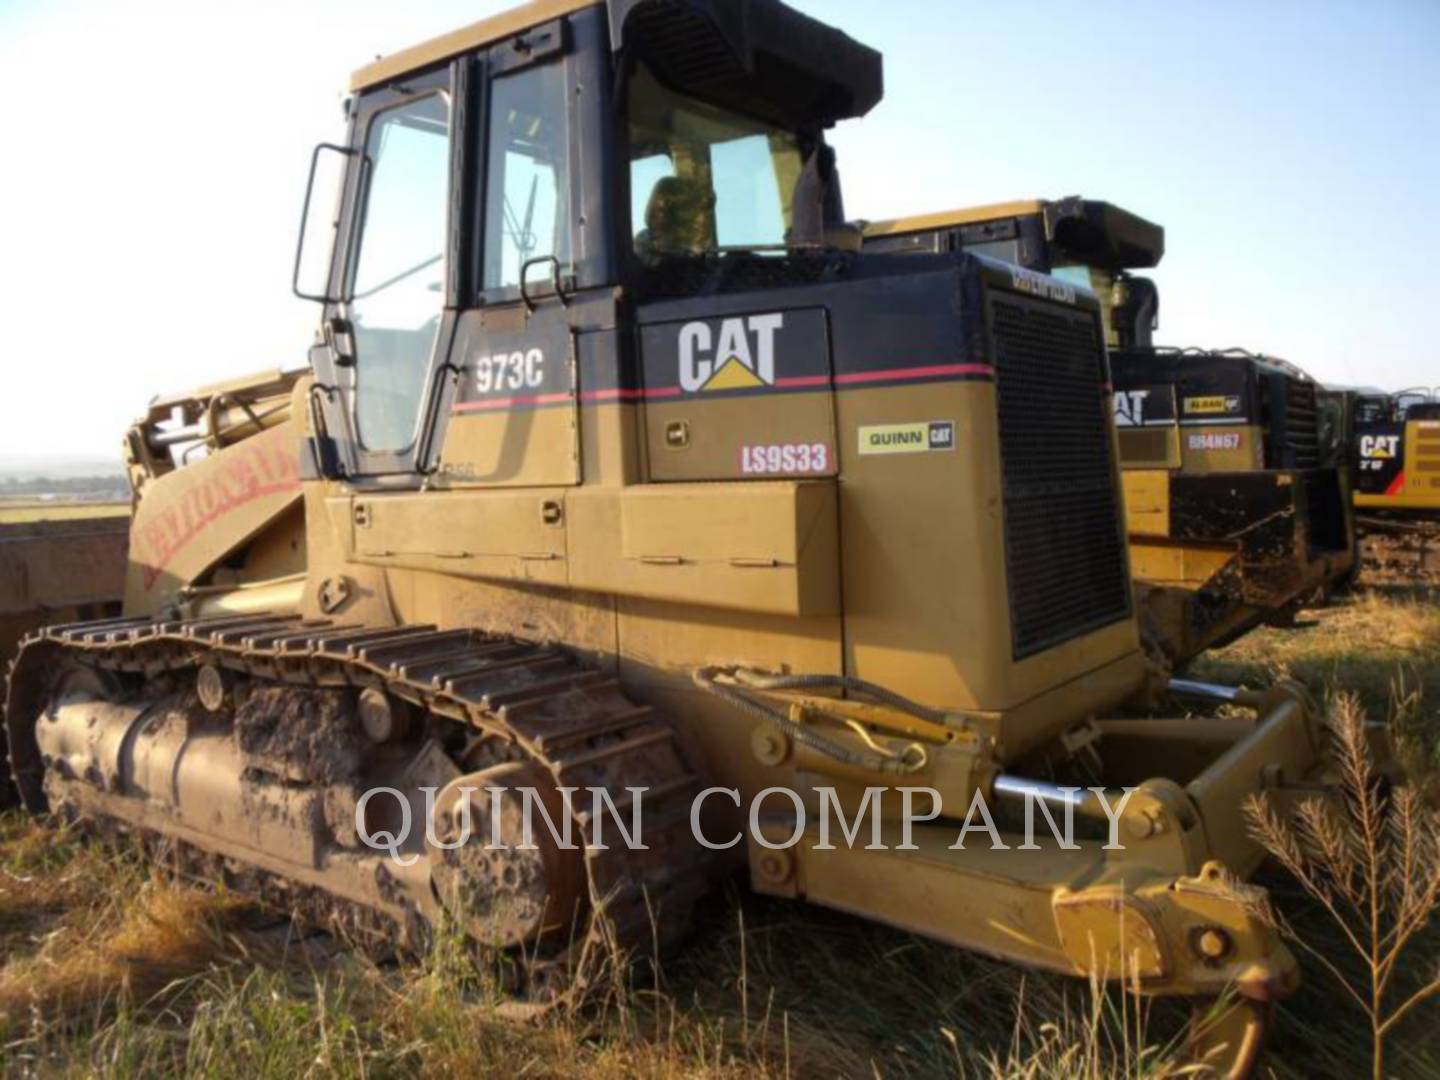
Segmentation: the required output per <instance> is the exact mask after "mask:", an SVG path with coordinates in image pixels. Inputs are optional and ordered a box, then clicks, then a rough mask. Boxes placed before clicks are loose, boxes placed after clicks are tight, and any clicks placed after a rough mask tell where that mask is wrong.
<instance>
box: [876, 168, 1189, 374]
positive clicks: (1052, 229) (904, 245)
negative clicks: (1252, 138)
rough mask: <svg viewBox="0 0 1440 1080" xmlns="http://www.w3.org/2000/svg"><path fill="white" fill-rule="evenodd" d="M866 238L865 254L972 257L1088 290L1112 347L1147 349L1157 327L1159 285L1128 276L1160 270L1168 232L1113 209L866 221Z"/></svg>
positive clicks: (1029, 208) (1007, 206) (1057, 208)
mask: <svg viewBox="0 0 1440 1080" xmlns="http://www.w3.org/2000/svg"><path fill="white" fill-rule="evenodd" d="M864 234H865V250H866V251H872V252H876V253H887V252H888V253H897V254H914V253H920V252H947V251H968V252H970V253H972V254H975V255H987V256H989V257H991V258H995V259H1000V260H1001V261H1002V262H1007V263H1011V264H1012V265H1015V266H1023V267H1025V268H1026V269H1027V270H1034V271H1036V272H1038V273H1042V274H1050V275H1052V276H1054V277H1057V278H1060V279H1062V280H1064V281H1069V282H1071V283H1073V284H1075V285H1078V286H1080V287H1082V288H1086V289H1089V290H1090V291H1091V292H1093V293H1094V294H1095V296H1096V298H1097V299H1098V300H1099V301H1100V305H1101V310H1102V312H1103V313H1104V316H1105V325H1106V330H1107V336H1108V338H1109V343H1110V345H1111V347H1112V348H1129V347H1132V346H1148V345H1149V344H1150V341H1151V336H1152V334H1153V332H1154V330H1155V327H1156V326H1157V324H1158V321H1159V317H1160V294H1159V292H1158V291H1157V290H1156V288H1155V285H1154V282H1152V281H1151V280H1150V279H1149V278H1145V277H1140V276H1138V275H1135V274H1133V273H1131V271H1133V270H1149V269H1153V268H1154V267H1156V266H1159V265H1160V260H1161V259H1162V258H1164V256H1165V230H1164V229H1163V228H1162V227H1161V226H1159V225H1156V224H1154V223H1152V222H1149V221H1146V220H1145V219H1144V218H1142V217H1140V216H1139V215H1138V214H1132V213H1131V212H1130V211H1128V210H1125V209H1122V208H1121V207H1118V206H1116V205H1114V204H1113V203H1108V202H1101V201H1099V200H1096V199H1082V198H1081V197H1080V196H1078V195H1072V196H1069V197H1067V198H1064V199H1056V200H1053V201H1050V200H1043V199H1027V200H1021V201H1018V202H1010V203H996V204H993V205H989V206H976V207H970V208H968V209H964V210H951V211H945V212H942V213H938V214H928V215H924V216H921V217H914V218H901V219H897V220H892V221H875V222H868V223H866V224H865V225H864Z"/></svg>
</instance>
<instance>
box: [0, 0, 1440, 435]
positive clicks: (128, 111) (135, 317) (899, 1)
mask: <svg viewBox="0 0 1440 1080" xmlns="http://www.w3.org/2000/svg"><path fill="white" fill-rule="evenodd" d="M507 6H509V5H508V4H506V3H503V2H496V0H469V2H465V3H460V2H455V0H426V2H425V3H411V4H401V3H394V2H388V3H379V2H375V0H343V2H341V0H287V2H283V3H281V2H270V0H251V2H249V3H246V4H243V5H240V4H230V3H227V4H218V3H212V2H208V0H187V2H184V3H179V2H174V0H125V2H124V3H117V2H114V0H112V2H109V3H102V2H99V0H43V2H41V0H0V94H3V98H0V100H4V101H5V102H6V106H7V109H8V113H9V115H8V116H7V122H6V124H5V125H4V128H3V136H0V364H3V373H4V383H3V388H0V456H8V455H14V454H31V453H43V454H62V453H76V454H87V455H96V454H103V455H107V456H112V455H114V454H116V453H117V449H116V448H117V446H118V443H119V439H120V437H121V435H122V433H123V431H124V428H125V426H126V425H127V424H128V422H129V421H130V420H131V419H133V418H134V417H135V416H136V415H138V414H139V413H140V412H141V411H142V410H143V409H144V406H145V403H146V401H147V400H148V399H149V398H150V397H151V396H152V395H153V394H155V393H158V392H161V391H174V390H180V389H185V388H188V387H192V386H198V385H201V384H203V383H205V382H210V381H215V380H218V379H222V378H226V377H229V376H233V375H238V374H241V373H244V372H248V371H255V370H261V369H264V368H271V367H277V366H295V365H298V364H300V363H303V361H304V351H305V347H306V345H307V344H308V342H309V338H310V333H311V328H312V327H313V325H314V322H315V318H316V311H315V309H313V308H312V307H311V306H309V305H306V304H304V303H301V302H300V301H296V300H294V299H292V298H291V296H290V292H289V275H290V263H291V258H292V254H293V250H294V242H295V230H296V225H297V220H298V216H299V209H300V200H301V195H302V189H303V185H304V180H305V173H306V169H307V167H308V159H309V152H310V148H311V146H312V145H313V144H314V143H315V142H317V141H320V140H322V139H333V138H337V137H339V136H340V135H341V134H342V132H343V126H342V123H341V111H340V108H341V107H340V103H341V100H342V92H343V88H344V85H345V82H346V77H347V75H348V73H349V71H350V70H351V69H352V68H354V67H357V66H359V65H360V64H362V63H364V62H365V61H367V60H369V59H371V58H372V57H373V56H374V55H375V54H377V53H381V52H392V51H394V50H396V49H397V48H400V47H403V46H406V45H410V44H413V43H414V42H415V41H417V40H421V39H424V38H426V37H429V36H432V35H434V34H437V33H441V32H444V31H446V30H449V29H452V28H454V27H455V26H458V25H460V24H463V23H465V22H469V21H472V20H474V19H477V18H481V17H483V16H485V15H488V14H492V13H494V12H495V11H498V10H501V9H503V8H504V7H507ZM796 6H798V7H800V8H802V9H804V10H807V11H809V12H810V13H812V14H815V15H818V16H820V17H822V18H825V19H826V20H827V21H830V22H832V23H834V24H836V25H838V26H840V27H842V28H843V29H845V30H846V31H848V32H849V33H850V34H852V35H853V36H855V37H857V38H859V39H860V40H862V41H865V42H867V43H868V44H871V45H873V46H875V47H877V48H879V49H881V50H882V51H883V52H884V53H885V57H886V62H887V66H886V84H887V92H886V98H885V100H884V102H882V103H881V105H880V106H879V107H878V108H876V109H875V110H874V112H872V113H871V114H870V116H868V117H866V118H865V119H863V120H861V121H855V122H849V123H847V124H844V125H842V126H841V127H840V128H839V129H838V130H837V131H836V132H835V134H834V142H835V144H836V145H837V147H838V149H839V152H840V164H841V168H842V171H843V175H844V183H845V191H846V201H847V209H848V211H849V212H850V214H851V216H854V217H864V218H870V219H877V218H884V217H890V216H894V215H898V214H904V213H911V212H919V211H925V210H931V209H939V208H945V207H951V206H966V205H973V204H976V203H981V202H991V201H999V200H1004V199H1011V198H1018V197H1030V196H1043V197H1058V196H1061V195H1066V194H1083V195H1086V196H1089V197H1092V198H1104V199H1108V200H1110V201H1112V202H1116V203H1119V204H1120V205H1122V206H1125V207H1127V208H1128V209H1131V210H1134V211H1136V212H1137V213H1140V214H1142V215H1143V216H1145V217H1148V218H1150V219H1151V220H1154V221H1158V222H1160V223H1161V224H1163V225H1164V226H1165V227H1166V230H1167V255H1166V258H1165V262H1164V263H1163V265H1162V266H1161V268H1160V269H1159V271H1157V273H1156V275H1155V276H1156V279H1157V281H1158V282H1159V284H1160V288H1161V296H1162V308H1161V312H1162V324H1161V333H1160V335H1159V339H1160V340H1161V341H1162V342H1164V343H1166V344H1176V345H1207V346H1218V347H1224V346H1231V345H1242V346H1246V347H1249V348H1252V349H1256V350H1263V351H1266V352H1270V353H1275V354H1278V355H1282V356H1285V357H1287V358H1289V359H1291V360H1294V361H1295V362H1297V363H1299V364H1301V365H1302V366H1304V367H1306V368H1308V369H1309V370H1310V371H1312V372H1313V373H1314V374H1316V375H1317V376H1318V377H1320V378H1322V379H1325V380H1327V381H1341V382H1350V383H1367V384H1376V383H1378V384H1381V385H1386V386H1389V387H1391V388H1396V389H1398V388H1400V387H1403V386H1411V385H1415V384H1420V383H1428V384H1440V344H1437V343H1436V339H1437V333H1436V327H1435V312H1436V311H1437V309H1440V305H1437V303H1436V299H1435V291H1436V279H1435V275H1434V273H1433V267H1434V265H1435V262H1436V259H1437V255H1440V217H1437V213H1436V210H1435V201H1434V192H1435V190H1436V188H1437V184H1440V3H1437V2H1435V0H1369V2H1354V3H1349V2H1340V0H1308V2H1299V0H1297V2H1293V3H1292V2H1288V0H1265V2H1263V3H1254V2H1249V3H1240V2H1228V0H1207V2H1199V0H1196V2H1188V3H1181V2H1167V3H1163V4H1162V3H1151V2H1138V0H1137V2H1133V3H1131V2H1107V0H1097V2H1092V3H1088V4H1085V5H1081V6H1077V5H1075V4H1073V3H1064V4H1062V3H1051V2H1048V0H1026V2H1024V3H995V2H993V0H991V2H984V3H981V2H972V0H888V2H885V3H877V2H875V0H796Z"/></svg>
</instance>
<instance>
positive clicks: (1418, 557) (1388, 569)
mask: <svg viewBox="0 0 1440 1080" xmlns="http://www.w3.org/2000/svg"><path fill="white" fill-rule="evenodd" d="M1356 525H1357V527H1358V528H1359V530H1360V564H1361V572H1362V573H1363V574H1364V575H1365V579H1366V580H1367V581H1369V582H1371V583H1373V584H1384V585H1417V586H1427V585H1440V522H1436V521H1425V520H1414V519H1404V518H1385V517H1369V516H1367V517H1360V518H1357V519H1356Z"/></svg>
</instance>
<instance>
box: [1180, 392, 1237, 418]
mask: <svg viewBox="0 0 1440 1080" xmlns="http://www.w3.org/2000/svg"><path fill="white" fill-rule="evenodd" d="M1239 411H1240V399H1239V398H1238V397H1221V396H1216V397H1187V398H1186V399H1185V415H1187V416H1214V415H1216V414H1222V415H1223V414H1226V413H1234V412H1239Z"/></svg>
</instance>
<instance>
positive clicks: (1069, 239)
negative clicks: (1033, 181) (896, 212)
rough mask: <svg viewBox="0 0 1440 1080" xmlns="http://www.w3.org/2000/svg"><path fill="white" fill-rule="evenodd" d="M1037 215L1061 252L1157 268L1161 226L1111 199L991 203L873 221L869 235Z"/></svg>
mask: <svg viewBox="0 0 1440 1080" xmlns="http://www.w3.org/2000/svg"><path fill="white" fill-rule="evenodd" d="M1025 217H1030V218H1039V219H1041V220H1042V221H1043V223H1044V227H1045V240H1046V242H1047V243H1048V244H1049V245H1050V246H1051V247H1052V248H1053V249H1055V250H1056V251H1058V252H1059V253H1060V254H1062V255H1065V256H1067V257H1069V258H1073V259H1075V260H1077V261H1079V262H1083V263H1084V264H1085V265H1087V266H1095V267H1100V268H1102V269H1105V270H1141V269H1149V268H1151V267H1154V266H1158V265H1159V263H1160V260H1161V259H1162V258H1163V257H1164V255H1165V230H1164V228H1162V227H1161V226H1159V225H1156V224H1154V223H1153V222H1150V221H1146V220H1145V219H1144V218H1142V217H1140V216H1139V215H1138V214H1132V213H1131V212H1130V211H1129V210H1125V209H1122V208H1121V207H1118V206H1116V205H1115V204H1114V203H1108V202H1101V201H1099V200H1096V199H1082V198H1081V197H1080V196H1078V195H1071V196H1068V197H1066V198H1064V199H1054V200H1050V199H1021V200H1017V201H1015V202H1004V203H991V204H989V205H987V206H973V207H969V208H967V209H961V210H946V211H942V212H940V213H937V214H923V215H920V216H917V217H908V218H897V219H895V220H893V221H876V222H872V223H871V224H869V225H867V226H866V228H865V235H866V236H867V237H880V236H905V235H908V234H910V233H920V232H934V231H937V230H941V229H951V228H959V227H961V226H965V225H978V224H982V223H985V222H991V221H1003V220H1005V219H1007V218H1025Z"/></svg>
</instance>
